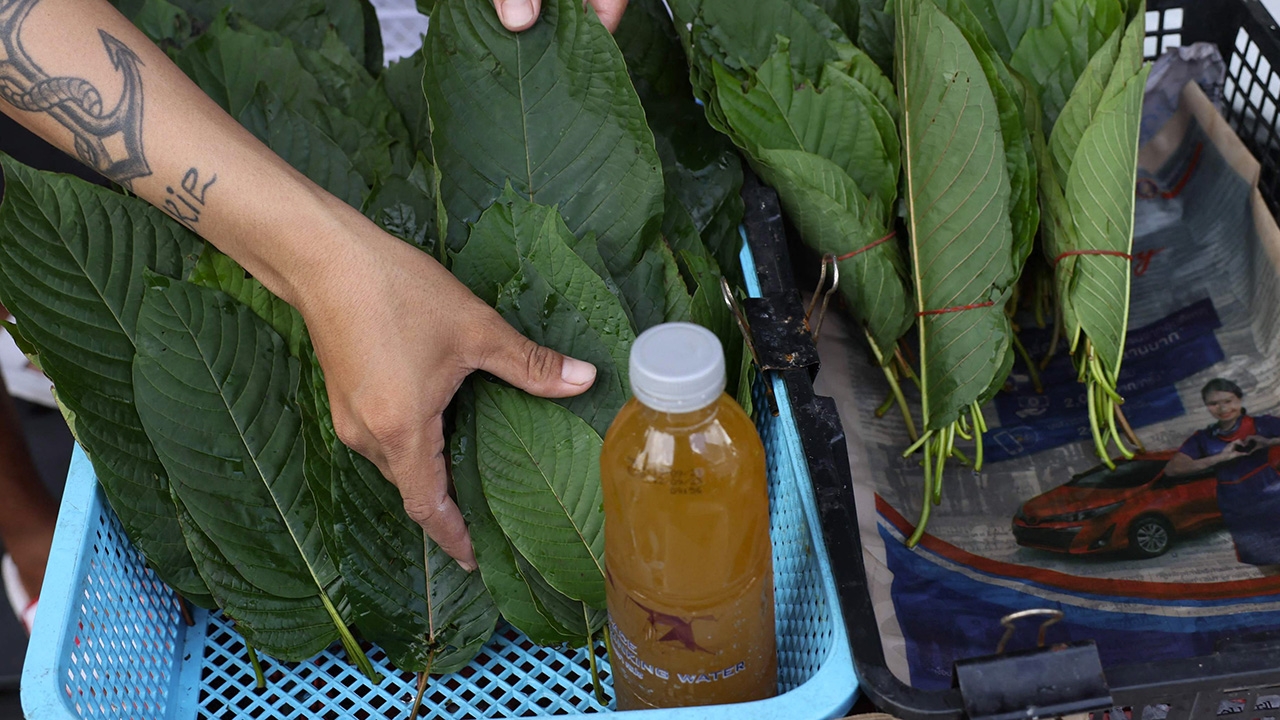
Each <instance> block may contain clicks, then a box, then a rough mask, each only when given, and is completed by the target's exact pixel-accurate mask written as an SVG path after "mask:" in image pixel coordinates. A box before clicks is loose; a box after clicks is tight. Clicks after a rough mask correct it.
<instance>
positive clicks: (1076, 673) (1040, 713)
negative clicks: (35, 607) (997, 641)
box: [955, 640, 1112, 720]
mask: <svg viewBox="0 0 1280 720" xmlns="http://www.w3.org/2000/svg"><path fill="white" fill-rule="evenodd" d="M955 680H956V684H957V685H958V686H959V688H960V696H961V698H962V700H963V703H964V709H965V713H966V714H967V715H968V717H969V720H1032V719H1034V718H1052V717H1058V716H1061V715H1071V714H1074V713H1082V712H1088V711H1090V710H1104V709H1107V708H1110V707H1112V698H1111V690H1110V688H1109V687H1108V686H1107V679H1106V677H1105V676H1104V675H1103V673H1102V659H1101V658H1100V657H1099V656H1098V648H1097V646H1095V645H1094V644H1093V641H1091V640H1089V641H1084V642H1078V643H1071V644H1067V645H1052V646H1049V647H1043V648H1035V649H1033V650H1021V651H1018V652H1010V653H1005V654H1003V655H990V656H987V657H981V658H973V659H970V660H962V661H960V662H958V663H956V664H955Z"/></svg>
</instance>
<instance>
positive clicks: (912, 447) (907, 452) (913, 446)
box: [902, 430, 933, 457]
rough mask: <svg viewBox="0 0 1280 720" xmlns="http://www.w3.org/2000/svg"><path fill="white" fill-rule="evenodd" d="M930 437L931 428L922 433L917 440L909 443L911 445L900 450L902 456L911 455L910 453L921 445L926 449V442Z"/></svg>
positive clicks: (931, 435) (931, 434)
mask: <svg viewBox="0 0 1280 720" xmlns="http://www.w3.org/2000/svg"><path fill="white" fill-rule="evenodd" d="M931 437H933V431H932V430H930V431H928V432H926V433H925V434H924V435H921V436H920V438H919V439H918V440H916V441H915V442H913V443H911V445H910V446H909V447H908V448H907V449H906V450H903V451H902V457H911V455H912V454H913V453H914V452H915V451H917V450H919V449H920V448H921V447H924V448H926V449H928V442H929V438H931Z"/></svg>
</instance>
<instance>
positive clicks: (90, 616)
mask: <svg viewBox="0 0 1280 720" xmlns="http://www.w3.org/2000/svg"><path fill="white" fill-rule="evenodd" d="M99 505H100V507H101V508H103V509H102V510H101V511H99V512H97V513H94V514H92V515H90V517H91V518H92V521H91V523H90V524H89V527H87V528H86V532H85V538H84V542H85V544H87V545H89V548H88V549H89V552H88V553H87V555H88V558H87V563H86V573H85V575H84V577H83V578H82V579H81V580H80V582H79V585H78V587H77V589H76V591H75V598H76V600H77V601H76V602H75V603H73V605H72V608H73V612H74V613H75V617H74V618H71V619H70V623H74V624H72V625H70V627H74V628H75V629H76V630H75V632H73V633H69V634H68V636H67V637H68V641H67V645H68V647H67V648H66V649H65V651H64V652H63V662H62V665H61V667H59V668H58V677H59V678H60V679H61V681H60V683H59V684H60V686H61V689H62V691H63V693H64V694H65V697H66V700H67V704H68V705H69V706H70V707H71V708H73V709H74V710H75V712H76V714H77V715H78V716H79V717H85V718H123V717H139V718H152V717H157V718H159V717H165V716H166V710H167V698H168V693H169V689H170V685H171V680H172V672H173V669H174V667H175V662H176V659H177V657H176V656H177V652H178V648H179V646H180V644H181V643H180V641H179V639H178V628H179V626H180V623H181V622H182V616H181V613H180V610H179V608H178V604H177V599H176V597H175V596H174V594H173V591H172V590H170V589H169V587H168V586H167V585H165V584H164V583H162V582H161V581H160V580H159V578H157V577H156V575H155V573H153V572H152V571H151V570H149V569H147V568H146V567H144V565H143V563H142V557H141V555H139V554H138V552H137V551H136V550H134V549H133V546H132V545H130V544H129V541H128V540H127V539H126V538H125V535H124V531H123V529H122V528H121V527H120V522H119V521H118V520H117V519H116V516H115V513H113V512H111V511H110V509H106V506H105V505H103V504H102V503H101V502H99Z"/></svg>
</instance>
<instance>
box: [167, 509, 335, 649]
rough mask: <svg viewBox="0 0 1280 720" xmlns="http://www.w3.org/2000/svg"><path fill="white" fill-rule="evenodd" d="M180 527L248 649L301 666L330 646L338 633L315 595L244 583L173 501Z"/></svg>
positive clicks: (202, 572) (219, 604)
mask: <svg viewBox="0 0 1280 720" xmlns="http://www.w3.org/2000/svg"><path fill="white" fill-rule="evenodd" d="M173 502H174V503H175V504H176V505H177V508H178V516H177V518H178V523H179V525H180V526H181V529H182V532H183V535H184V537H185V538H186V542H187V544H188V545H189V546H190V547H191V553H192V555H193V556H194V557H195V558H196V562H197V563H198V564H199V567H200V574H201V576H202V577H204V578H205V579H206V581H207V582H208V586H209V590H210V592H211V593H212V594H213V597H214V598H215V599H216V600H217V605H218V607H220V608H222V611H223V613H225V614H226V615H227V617H230V618H231V619H233V620H234V621H235V624H236V630H237V631H238V632H239V633H240V634H241V635H243V636H244V638H245V640H247V641H248V642H249V643H250V644H251V645H253V646H254V647H255V648H257V649H258V650H260V651H262V652H264V653H266V654H267V655H270V656H271V657H274V658H277V659H279V660H284V661H286V662H301V661H303V660H307V659H309V658H311V657H313V656H315V654H316V653H318V652H320V651H322V650H324V649H325V648H327V647H329V646H330V645H332V644H333V641H334V640H336V639H337V637H338V633H337V632H336V631H335V629H334V625H333V616H332V615H330V613H329V611H328V609H327V608H326V607H325V603H324V601H323V600H321V598H320V596H319V595H312V596H309V597H303V598H284V597H278V596H276V595H273V594H271V593H270V592H267V591H265V590H263V589H261V588H259V587H257V586H256V585H253V584H252V583H250V582H247V581H246V580H245V579H244V576H242V575H241V574H240V573H239V572H238V571H237V570H236V569H235V567H233V566H232V565H231V563H229V562H227V559H226V558H225V557H223V555H222V552H221V551H220V550H218V548H217V546H215V545H214V544H213V542H212V541H211V540H209V537H208V536H207V535H206V534H205V533H204V531H202V530H201V529H200V527H199V526H198V525H197V524H196V522H195V520H193V519H192V518H191V513H190V512H188V511H187V509H186V506H185V505H183V504H182V501H181V500H180V499H178V498H176V497H175V498H173Z"/></svg>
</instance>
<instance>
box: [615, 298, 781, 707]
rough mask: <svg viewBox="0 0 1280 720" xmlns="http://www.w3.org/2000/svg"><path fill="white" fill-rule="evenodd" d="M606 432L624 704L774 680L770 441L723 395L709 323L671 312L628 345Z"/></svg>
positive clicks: (619, 685)
mask: <svg viewBox="0 0 1280 720" xmlns="http://www.w3.org/2000/svg"><path fill="white" fill-rule="evenodd" d="M630 370H631V373H630V374H631V389H632V393H633V395H634V397H633V398H632V399H631V400H630V401H629V402H628V403H627V404H626V405H625V406H623V408H622V410H621V411H620V412H619V413H618V415H617V417H616V418H615V419H614V421H613V424H612V425H611V426H610V427H609V431H608V433H606V435H605V440H604V448H603V450H602V453H601V461H600V474H601V480H602V482H603V484H604V513H605V569H606V574H607V578H608V579H607V584H606V586H605V590H606V594H607V599H608V607H609V633H610V641H611V649H612V656H611V657H612V662H613V682H614V691H615V693H616V695H617V706H618V709H619V710H628V709H641V708H652V707H679V706H686V705H712V704H719V703H729V702H745V701H749V700H759V699H763V698H767V697H772V696H773V695H774V694H775V693H776V691H777V674H778V670H777V667H778V663H777V650H776V644H777V636H776V629H775V627H774V606H773V558H772V546H771V545H770V542H769V499H768V487H767V484H766V482H767V481H766V477H765V472H766V470H765V456H764V447H763V446H762V444H761V442H760V436H759V435H758V434H757V433H756V429H755V425H754V424H753V423H752V422H751V418H749V417H748V416H747V414H746V413H745V412H743V411H742V408H741V407H740V406H739V405H738V404H737V402H735V401H734V400H733V398H730V397H729V396H728V395H726V394H725V393H724V386H725V371H724V351H723V349H722V348H721V346H720V341H719V339H718V338H716V336H715V335H714V334H713V333H712V332H711V331H709V330H707V329H706V328H703V327H701V326H698V325H693V324H690V323H667V324H664V325H658V326H655V327H653V328H650V329H649V330H646V331H645V332H644V333H642V334H641V335H640V337H639V338H637V339H636V342H635V344H634V345H633V346H632V348H631V360H630Z"/></svg>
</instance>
